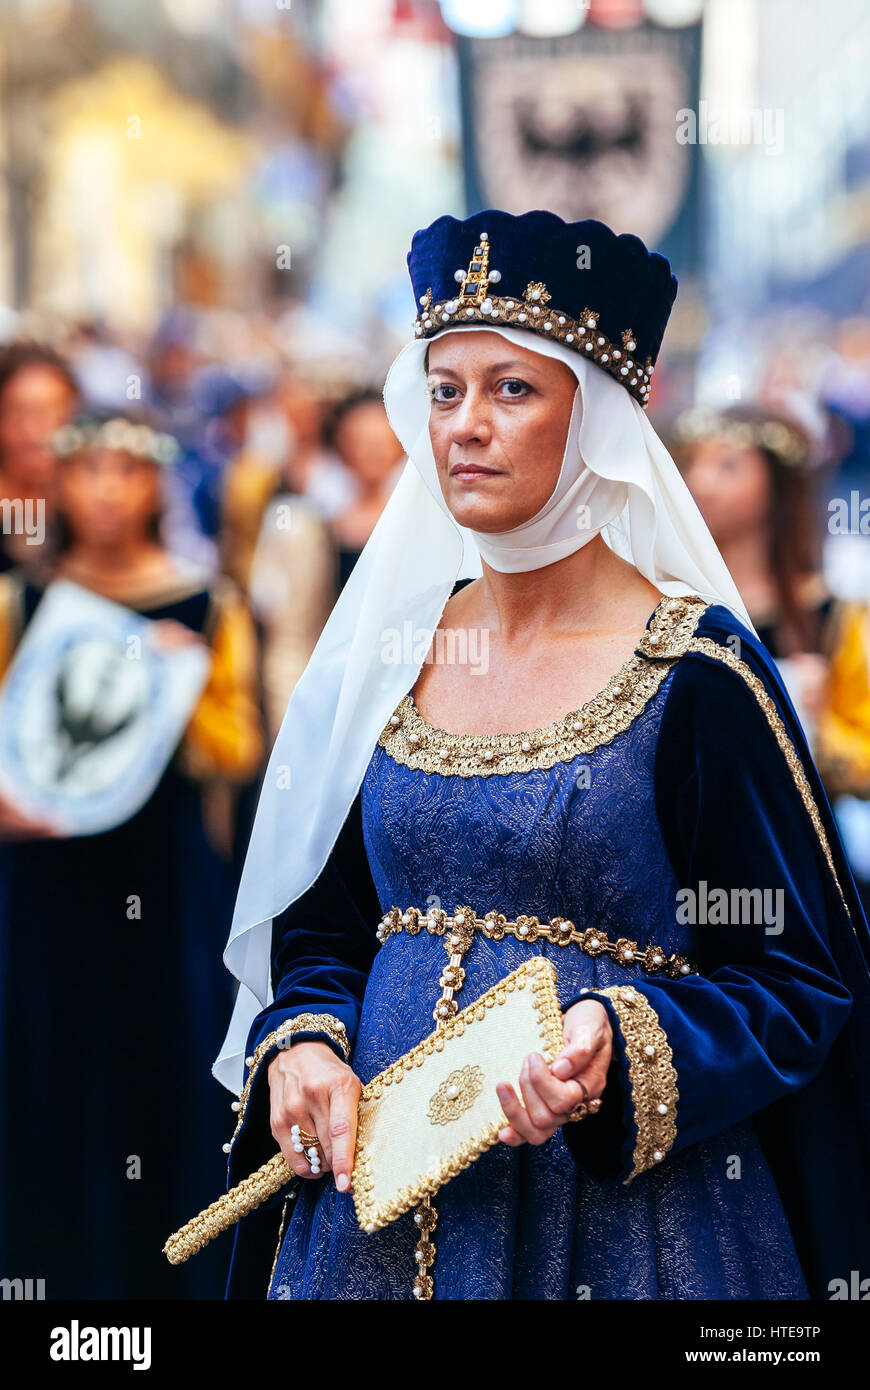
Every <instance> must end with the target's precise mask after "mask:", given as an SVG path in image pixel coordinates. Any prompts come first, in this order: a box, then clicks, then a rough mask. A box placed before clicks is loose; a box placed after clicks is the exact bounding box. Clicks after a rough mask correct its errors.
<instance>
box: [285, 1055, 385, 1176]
mask: <svg viewBox="0 0 870 1390" xmlns="http://www.w3.org/2000/svg"><path fill="white" fill-rule="evenodd" d="M268 1076H269V1093H270V1102H271V1126H272V1133H273V1135H274V1136H275V1138H276V1140H277V1141H278V1144H279V1145H280V1148H281V1152H282V1154H283V1155H284V1157H285V1158H286V1160H287V1162H288V1163H289V1164H290V1167H291V1168H292V1169H293V1171H294V1172H296V1173H298V1174H299V1176H300V1177H301V1178H311V1177H315V1176H316V1175H315V1174H314V1173H312V1171H311V1168H310V1166H309V1161H308V1158H307V1155H306V1154H305V1153H304V1152H303V1153H297V1152H296V1150H295V1149H294V1147H293V1139H292V1138H291V1135H290V1129H291V1126H292V1125H299V1128H300V1129H307V1130H308V1132H309V1134H316V1135H317V1138H318V1140H319V1144H320V1151H321V1153H322V1155H323V1157H322V1160H321V1164H320V1167H321V1171H325V1170H326V1169H327V1168H330V1169H332V1172H333V1174H334V1177H335V1185H336V1187H337V1188H338V1190H339V1192H346V1191H347V1190H348V1188H349V1187H350V1180H351V1175H352V1173H353V1159H354V1152H355V1149H356V1120H357V1109H358V1106H359V1097H360V1092H361V1091H362V1083H361V1082H360V1080H359V1078H358V1077H357V1076H356V1075H355V1074H354V1072H353V1071H352V1070H351V1068H350V1067H349V1066H348V1065H347V1064H346V1063H345V1062H341V1061H339V1059H338V1058H337V1057H336V1055H335V1053H334V1052H333V1050H332V1048H331V1047H329V1046H328V1045H327V1044H326V1043H321V1042H298V1043H293V1045H292V1046H291V1047H288V1048H286V1049H285V1050H284V1051H282V1052H279V1053H278V1054H277V1055H276V1056H275V1057H273V1058H272V1061H271V1062H270V1063H269V1071H268Z"/></svg>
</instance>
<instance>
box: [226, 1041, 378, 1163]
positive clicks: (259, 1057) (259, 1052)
mask: <svg viewBox="0 0 870 1390" xmlns="http://www.w3.org/2000/svg"><path fill="white" fill-rule="evenodd" d="M294 1033H325V1034H326V1035H327V1037H329V1038H331V1039H332V1041H333V1042H334V1043H338V1045H339V1047H340V1048H341V1050H342V1052H343V1053H344V1060H345V1061H346V1062H347V1061H349V1060H350V1043H349V1042H348V1040H347V1030H346V1029H345V1026H344V1024H343V1023H342V1021H341V1019H340V1018H335V1016H334V1015H333V1014H297V1015H296V1017H295V1018H287V1019H285V1020H284V1022H283V1023H282V1024H280V1025H279V1026H278V1027H277V1028H275V1029H274V1030H273V1031H272V1032H271V1033H268V1034H267V1035H266V1037H265V1038H264V1039H263V1041H262V1042H261V1043H260V1044H259V1046H258V1047H257V1048H256V1050H255V1052H254V1053H253V1055H252V1056H251V1057H247V1058H246V1059H245V1065H246V1066H247V1067H248V1068H249V1070H248V1077H247V1080H246V1081H245V1084H244V1086H243V1088H242V1091H241V1094H240V1096H239V1098H238V1100H237V1101H233V1109H234V1110H238V1119H237V1121H236V1127H235V1129H234V1130H233V1134H232V1137H231V1139H230V1141H229V1148H232V1146H233V1144H234V1143H235V1141H236V1138H237V1136H238V1133H239V1131H240V1129H241V1128H242V1124H243V1122H244V1118H245V1110H246V1108H247V1104H248V1101H249V1100H250V1096H251V1090H252V1087H253V1084H254V1079H255V1077H256V1075H257V1072H258V1070H259V1068H260V1065H261V1063H262V1061H263V1058H264V1057H265V1056H266V1053H267V1052H270V1051H271V1049H272V1048H273V1047H275V1046H277V1045H278V1044H280V1043H283V1041H284V1039H285V1038H289V1037H292V1036H293V1034H294Z"/></svg>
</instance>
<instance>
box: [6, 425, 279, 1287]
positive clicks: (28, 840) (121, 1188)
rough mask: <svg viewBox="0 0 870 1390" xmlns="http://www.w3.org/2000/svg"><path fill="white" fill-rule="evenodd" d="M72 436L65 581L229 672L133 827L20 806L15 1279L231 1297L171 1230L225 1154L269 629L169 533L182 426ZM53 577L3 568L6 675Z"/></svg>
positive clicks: (61, 571)
mask: <svg viewBox="0 0 870 1390" xmlns="http://www.w3.org/2000/svg"><path fill="white" fill-rule="evenodd" d="M55 440H56V451H55V452H56V456H57V464H56V467H57V474H56V487H57V520H58V525H59V533H60V534H59V553H58V555H57V559H56V563H55V567H54V575H53V577H56V578H59V579H66V580H70V581H73V582H74V583H75V584H76V585H78V586H80V587H81V588H84V589H87V590H90V591H92V592H93V593H95V594H99V595H101V596H103V597H104V598H109V599H112V600H114V601H115V602H116V603H119V604H122V605H124V607H126V608H129V609H133V610H135V611H136V612H137V613H140V614H142V615H144V616H145V617H147V618H148V619H150V620H152V622H153V624H154V629H153V630H154V632H155V633H156V634H159V641H160V642H161V643H164V644H166V645H167V646H171V645H175V646H178V645H183V644H201V646H202V647H203V648H204V650H205V651H206V652H207V654H208V656H209V659H210V673H209V675H208V678H207V682H206V684H205V687H204V689H203V690H202V693H201V695H200V697H199V699H198V701H197V703H196V704H195V707H194V708H193V710H192V712H191V715H190V718H189V722H188V724H187V728H186V730H185V732H184V735H183V737H182V739H181V742H180V744H179V746H178V748H177V750H176V752H175V755H174V756H173V757H172V760H171V762H170V764H169V766H168V767H167V768H166V770H165V771H164V773H163V775H162V777H161V778H160V780H159V782H158V784H157V786H156V788H155V789H154V791H153V792H152V793H151V795H150V796H149V797H148V799H147V800H146V801H145V804H144V805H142V806H141V809H139V810H138V811H137V812H136V813H135V814H134V815H133V816H132V817H131V818H129V819H127V820H126V821H125V822H124V823H123V824H119V825H117V826H115V827H114V828H112V829H108V830H106V831H105V832H103V833H98V834H92V835H84V836H70V835H68V834H59V833H58V832H57V830H56V829H55V827H54V826H53V825H52V824H51V822H50V820H49V821H48V822H43V821H39V822H34V821H33V820H32V819H31V817H30V816H28V815H27V814H25V813H23V811H22V809H21V807H19V806H17V805H16V804H15V802H14V799H10V798H9V796H8V795H7V794H4V796H3V798H2V802H0V838H2V840H3V841H4V844H3V846H2V853H0V950H2V965H3V968H2V972H0V980H2V1001H0V1019H2V1039H3V1056H4V1079H3V1096H2V1102H3V1103H2V1106H0V1117H2V1119H0V1124H2V1135H0V1140H2V1142H0V1167H2V1178H3V1190H4V1192H5V1193H7V1194H13V1193H14V1201H8V1202H7V1203H5V1211H4V1217H3V1219H2V1220H0V1250H2V1264H3V1273H4V1275H6V1274H10V1275H15V1276H16V1277H21V1278H25V1277H31V1276H32V1277H34V1278H39V1279H42V1280H43V1281H44V1284H43V1288H44V1293H45V1297H47V1298H50V1299H55V1298H177V1297H193V1296H198V1297H219V1296H220V1294H221V1292H222V1290H223V1285H224V1278H223V1271H222V1270H221V1268H220V1261H219V1260H216V1259H215V1257H214V1256H209V1254H208V1252H207V1253H206V1255H205V1256H204V1257H203V1262H202V1265H201V1267H200V1269H199V1270H197V1269H196V1267H195V1266H194V1265H191V1266H190V1271H189V1273H186V1272H185V1273H183V1274H182V1275H181V1277H180V1278H179V1277H178V1276H177V1275H176V1277H175V1278H174V1279H173V1278H172V1277H171V1275H172V1273H173V1272H172V1271H170V1270H169V1269H168V1268H167V1267H166V1264H165V1261H163V1260H162V1259H161V1257H160V1255H159V1251H155V1250H154V1236H155V1232H158V1231H159V1230H160V1229H161V1227H162V1225H164V1224H165V1222H166V1221H167V1220H168V1221H171V1220H173V1219H174V1215H175V1212H176V1210H177V1207H178V1203H179V1201H182V1200H186V1201H190V1200H193V1201H194V1203H196V1202H197V1201H200V1200H202V1199H204V1198H206V1197H207V1195H208V1193H209V1191H210V1189H211V1187H212V1184H213V1182H214V1181H216V1180H218V1179H219V1175H220V1170H221V1166H222V1165H221V1162H220V1159H221V1155H220V1138H221V1133H220V1131H221V1127H222V1121H223V1114H224V1108H223V1102H222V1100H221V1092H220V1088H219V1087H218V1086H217V1085H216V1084H214V1083H212V1084H211V1085H209V1084H208V1067H209V1063H210V1060H211V1057H212V1056H213V1051H214V1048H215V1047H216V1046H217V1045H218V1044H219V1042H220V1036H221V1032H222V1029H223V1027H224V1026H225V1017H226V1010H227V1008H228V1007H229V1005H230V1002H231V995H230V990H229V988H228V984H227V976H226V972H225V971H223V970H220V969H216V968H215V964H214V962H215V955H216V953H217V954H218V955H219V952H220V944H219V943H220V939H221V936H222V934H223V933H224V932H225V930H226V927H227V925H228V917H229V913H228V911H227V901H228V898H229V897H230V894H231V892H232V887H233V884H232V879H231V876H230V871H229V866H228V863H227V859H226V854H225V852H224V851H225V846H223V847H222V846H221V843H220V836H219V834H218V833H217V830H216V829H214V828H212V827H210V825H209V823H208V819H207V815H206V807H207V805H208V793H209V791H210V790H211V789H214V788H216V787H219V786H220V785H222V784H223V783H226V782H227V781H229V782H233V783H236V784H239V783H244V782H245V781H246V780H247V779H249V778H251V777H253V776H254V775H255V774H256V772H257V770H258V767H259V762H260V757H261V748H262V735H261V729H260V715H259V708H258V700H257V689H256V680H255V673H256V653H255V644H254V634H253V627H252V623H251V619H250V617H249V615H248V612H247V610H246V608H245V606H244V604H243V603H242V602H241V600H240V598H239V596H238V594H237V592H236V591H235V590H234V589H233V587H232V586H231V585H226V584H220V585H216V584H213V583H209V582H208V581H207V580H206V579H204V577H203V575H202V574H201V573H199V572H195V571H192V570H190V569H189V568H184V569H182V568H180V567H179V565H178V563H177V562H176V561H175V560H174V559H173V558H172V557H171V556H170V555H169V554H168V553H167V551H166V550H165V548H164V546H163V544H162V543H161V539H160V517H161V511H162V496H163V476H164V473H165V470H166V468H167V467H168V466H170V464H169V457H170V452H169V451H168V450H167V448H166V445H167V443H168V444H169V445H172V444H173V442H174V441H172V440H171V439H170V438H169V436H167V435H164V434H161V433H158V432H157V431H155V430H154V429H153V428H151V427H149V426H148V425H146V424H143V423H142V422H141V421H133V420H130V419H124V418H120V417H118V418H112V419H105V420H99V419H85V420H82V421H80V422H79V423H78V424H77V425H76V426H75V427H74V428H67V429H65V430H61V431H60V432H59V433H58V434H57V435H56V436H55ZM43 592H44V590H43V587H41V586H37V585H36V584H35V583H34V582H33V581H32V580H28V579H25V578H24V577H23V576H22V575H21V573H20V572H19V571H16V570H12V571H10V572H9V573H8V574H6V575H3V576H2V579H0V670H2V671H5V670H6V668H7V666H8V664H9V662H10V661H11V660H12V658H13V657H14V654H15V651H16V649H17V646H18V643H19V641H20V640H21V638H22V636H23V635H24V634H25V633H26V632H27V630H28V628H29V626H30V623H31V621H32V619H33V618H34V616H35V615H36V614H38V612H39V609H40V605H41V603H42V599H43ZM222 976H223V978H222ZM204 1083H205V1084H204ZM215 1170H216V1171H215ZM210 1173H211V1174H212V1176H211V1177H210V1176H209V1175H210Z"/></svg>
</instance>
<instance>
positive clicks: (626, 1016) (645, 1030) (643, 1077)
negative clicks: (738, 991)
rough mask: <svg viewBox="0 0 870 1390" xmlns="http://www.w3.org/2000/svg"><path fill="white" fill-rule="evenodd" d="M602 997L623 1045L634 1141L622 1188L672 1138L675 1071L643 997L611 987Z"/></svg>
mask: <svg viewBox="0 0 870 1390" xmlns="http://www.w3.org/2000/svg"><path fill="white" fill-rule="evenodd" d="M595 993H596V994H602V995H605V996H606V997H607V998H608V999H609V1000H610V1002H611V1004H612V1005H613V1008H614V1009H615V1010H616V1016H617V1018H618V1019H619V1027H620V1031H621V1032H622V1037H623V1042H624V1044H625V1056H626V1061H627V1062H628V1077H629V1082H630V1084H631V1098H632V1107H633V1110H634V1123H635V1126H636V1128H637V1140H636V1143H635V1146H634V1154H633V1155H632V1164H633V1167H632V1170H631V1173H630V1174H629V1175H628V1177H627V1178H626V1179H625V1185H626V1186H627V1185H628V1184H629V1183H630V1182H632V1180H633V1179H634V1178H636V1177H637V1175H638V1173H644V1172H646V1170H647V1169H648V1168H654V1167H655V1166H656V1164H659V1163H661V1162H662V1160H663V1159H664V1158H665V1157H666V1156H667V1154H668V1151H669V1150H670V1149H671V1148H672V1147H673V1143H674V1140H675V1139H676V1137H677V1101H678V1100H679V1098H680V1093H679V1091H678V1090H677V1072H676V1068H675V1067H674V1060H673V1059H674V1054H673V1051H672V1050H671V1047H670V1044H669V1043H668V1037H667V1034H666V1032H665V1030H664V1029H663V1028H662V1026H661V1024H660V1023H659V1016H658V1014H657V1013H656V1011H655V1009H654V1008H653V1006H652V1004H651V1003H650V1002H649V1000H648V999H647V997H646V995H644V994H641V993H640V992H639V991H638V990H636V989H633V988H632V986H631V985H610V986H609V987H608V988H607V989H599V990H596V991H595Z"/></svg>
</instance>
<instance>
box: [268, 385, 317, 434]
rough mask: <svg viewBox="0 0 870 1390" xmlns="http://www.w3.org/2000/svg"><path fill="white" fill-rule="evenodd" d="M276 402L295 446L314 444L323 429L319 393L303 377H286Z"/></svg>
mask: <svg viewBox="0 0 870 1390" xmlns="http://www.w3.org/2000/svg"><path fill="white" fill-rule="evenodd" d="M278 400H279V402H280V405H281V407H282V408H283V410H284V413H285V414H286V416H287V419H288V421H289V422H290V427H291V429H292V431H293V438H294V439H295V441H296V443H297V444H313V443H316V442H317V441H318V440H319V438H320V435H321V431H322V429H323V417H324V403H323V400H322V398H321V395H320V393H319V391H318V390H317V389H316V387H315V386H314V385H313V384H312V383H311V382H308V381H306V380H305V379H304V377H295V376H287V377H285V378H284V380H283V382H282V383H281V386H280V389H279V391H278Z"/></svg>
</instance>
